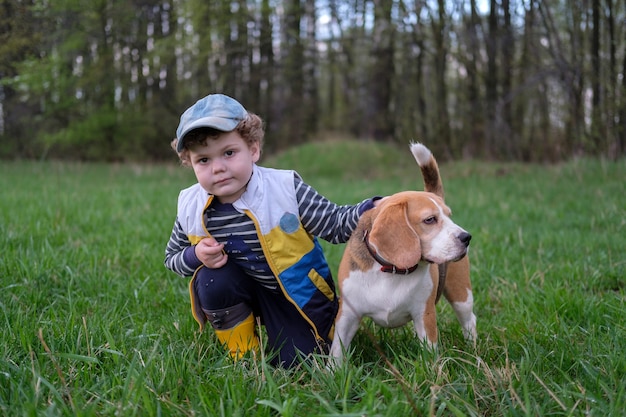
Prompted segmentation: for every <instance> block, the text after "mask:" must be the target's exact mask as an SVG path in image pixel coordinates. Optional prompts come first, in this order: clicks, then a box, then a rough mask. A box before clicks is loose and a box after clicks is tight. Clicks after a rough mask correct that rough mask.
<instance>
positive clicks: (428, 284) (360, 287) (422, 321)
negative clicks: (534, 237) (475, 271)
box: [330, 143, 476, 364]
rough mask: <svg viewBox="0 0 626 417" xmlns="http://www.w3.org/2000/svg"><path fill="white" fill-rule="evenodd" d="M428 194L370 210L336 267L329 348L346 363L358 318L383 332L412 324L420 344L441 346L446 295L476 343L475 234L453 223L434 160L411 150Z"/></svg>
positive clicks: (406, 194) (415, 146)
mask: <svg viewBox="0 0 626 417" xmlns="http://www.w3.org/2000/svg"><path fill="white" fill-rule="evenodd" d="M410 149H411V153H412V154H413V156H414V157H415V160H416V161H417V163H418V165H419V166H420V169H421V171H422V176H423V179H424V188H425V191H403V192H400V193H397V194H393V195H391V196H389V197H386V198H384V199H383V200H382V201H381V202H380V203H379V204H378V207H376V208H374V209H372V210H368V211H366V212H365V213H364V214H363V216H361V219H360V220H359V224H358V226H357V228H356V229H355V230H354V232H353V234H352V237H351V238H350V240H349V241H348V243H347V245H346V249H345V252H344V254H343V258H342V260H341V263H340V265H339V273H338V281H339V289H340V294H341V299H340V308H339V313H338V314H337V318H336V321H335V333H334V338H333V343H332V346H331V349H330V355H331V358H334V361H335V363H336V364H339V363H341V362H342V359H343V355H344V352H345V351H346V350H347V349H348V347H349V345H350V342H351V341H352V338H353V337H354V335H355V334H356V332H357V330H358V328H359V324H360V322H361V319H362V318H363V317H370V318H371V319H372V320H373V321H374V322H375V323H376V324H378V325H380V326H383V327H389V328H393V327H399V326H403V325H405V324H406V323H408V322H409V321H411V320H413V326H414V329H415V333H416V335H417V337H418V338H419V339H421V340H422V341H424V342H426V343H427V344H428V345H430V346H432V347H434V346H436V343H437V321H436V312H435V304H436V303H437V301H438V299H439V297H440V295H441V294H443V295H444V296H445V298H446V299H447V300H448V302H449V303H450V304H451V305H452V308H453V309H454V311H455V313H456V316H457V318H458V320H459V322H460V324H461V327H462V329H463V335H464V337H465V338H466V339H467V340H469V341H475V340H476V316H475V315H474V313H473V297H472V288H471V283H470V263H469V259H468V257H467V256H466V255H467V252H468V248H469V243H470V239H471V235H470V234H469V233H468V232H467V231H465V230H464V229H463V228H461V227H460V226H458V225H457V224H456V223H454V222H453V221H452V219H451V218H450V213H451V212H450V209H449V208H448V207H447V206H446V204H445V203H444V200H443V194H444V193H443V184H442V181H441V178H440V176H439V168H438V166H437V161H436V160H435V158H434V156H433V155H432V153H431V152H430V150H429V149H428V148H427V147H426V146H424V145H422V144H419V143H412V144H411V145H410Z"/></svg>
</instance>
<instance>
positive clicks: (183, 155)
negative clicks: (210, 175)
mask: <svg viewBox="0 0 626 417" xmlns="http://www.w3.org/2000/svg"><path fill="white" fill-rule="evenodd" d="M234 131H236V132H237V133H239V136H241V137H242V138H243V140H244V141H245V142H246V143H247V144H248V146H250V145H252V144H254V143H257V144H258V145H259V150H261V151H262V150H263V139H264V137H265V130H264V126H263V119H261V118H260V117H259V116H257V115H256V114H254V113H250V112H248V117H246V118H245V119H244V120H242V121H241V122H239V124H238V125H237V127H235V129H234ZM223 133H224V132H222V131H221V130H217V129H213V128H210V127H200V128H197V129H194V130H192V131H191V132H189V133H187V134H186V135H185V136H184V138H185V142H184V144H183V150H182V151H181V152H176V145H177V144H178V140H179V139H178V138H174V139H173V140H172V142H171V146H172V149H174V152H176V153H177V154H178V158H180V162H181V163H182V164H183V165H185V166H191V160H190V158H189V148H190V147H191V146H192V145H195V144H201V145H205V144H206V141H207V140H211V139H217V138H218V137H219V136H220V135H221V134H223Z"/></svg>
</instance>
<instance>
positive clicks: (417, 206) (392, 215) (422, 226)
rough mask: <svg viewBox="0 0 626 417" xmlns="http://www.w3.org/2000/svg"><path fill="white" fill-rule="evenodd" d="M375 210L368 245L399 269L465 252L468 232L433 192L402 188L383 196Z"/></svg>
mask: <svg viewBox="0 0 626 417" xmlns="http://www.w3.org/2000/svg"><path fill="white" fill-rule="evenodd" d="M375 210H376V213H375V218H374V219H373V222H372V229H371V232H370V234H369V244H370V245H371V247H372V248H373V249H374V250H375V251H376V253H377V254H378V255H379V256H380V257H382V258H383V259H384V260H386V261H388V262H389V263H390V264H393V265H395V266H397V267H398V268H410V267H411V266H413V265H416V264H417V263H418V262H420V261H422V260H423V261H427V262H430V263H436V264H442V263H445V262H452V261H457V260H459V259H461V258H463V257H464V256H465V255H466V254H467V250H468V246H469V242H470V239H471V235H470V234H469V233H468V232H466V231H465V230H464V229H463V228H461V227H460V226H458V225H457V224H456V223H454V222H453V221H452V219H450V213H451V212H450V208H448V206H446V204H445V203H444V201H443V199H442V198H441V197H439V196H437V195H436V194H433V193H429V192H423V191H404V192H401V193H397V194H394V195H392V196H389V197H387V198H385V199H384V200H383V201H382V202H381V203H380V204H379V205H378V207H377V208H376V209H375ZM373 214H374V213H373Z"/></svg>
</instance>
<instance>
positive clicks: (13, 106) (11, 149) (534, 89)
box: [0, 0, 626, 161]
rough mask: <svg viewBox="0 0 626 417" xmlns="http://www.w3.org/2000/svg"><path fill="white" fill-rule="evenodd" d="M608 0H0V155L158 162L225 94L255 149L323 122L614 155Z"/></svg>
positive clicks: (625, 62)
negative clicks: (196, 112)
mask: <svg viewBox="0 0 626 417" xmlns="http://www.w3.org/2000/svg"><path fill="white" fill-rule="evenodd" d="M625 16H626V2H624V1H619V0H577V1H563V0H555V1H550V2H547V1H541V0H498V1H496V0H484V1H479V0H469V1H464V0H447V1H444V0H410V1H409V0H345V1H338V0H282V1H280V0H211V1H206V0H133V1H128V0H55V1H48V0H0V110H1V111H0V158H5V159H16V158H17V159H72V160H98V161H129V160H132V161H158V160H167V159H168V158H175V155H174V154H173V152H172V151H171V149H169V141H170V140H171V139H172V138H173V137H174V135H175V133H174V132H175V129H176V126H177V125H178V118H179V117H180V114H181V113H182V112H183V111H184V110H185V109H186V108H187V107H188V106H190V105H191V104H193V103H194V102H195V101H196V100H197V99H199V98H201V97H203V96H204V95H206V94H209V93H214V92H221V93H225V94H229V95H231V96H233V97H235V98H237V99H238V100H239V101H241V102H242V103H243V104H244V106H245V107H246V108H247V109H249V110H250V111H253V112H255V113H257V114H259V115H260V116H261V117H262V118H263V119H264V120H265V122H266V127H267V132H268V133H267V145H266V148H265V152H266V153H268V152H270V153H271V152H276V151H279V150H282V149H285V148H287V147H289V146H292V145H297V144H302V143H304V142H307V141H311V140H319V139H320V138H326V137H333V136H337V135H339V136H348V137H354V138H358V139H361V140H375V141H382V142H391V143H402V144H406V143H407V142H408V141H409V140H418V141H422V142H425V143H427V144H428V145H429V147H430V148H431V149H432V150H433V151H434V152H435V154H436V155H437V156H438V158H439V159H442V160H445V159H458V158H481V159H490V160H521V161H559V160H564V159H568V158H571V157H574V156H578V155H592V156H604V157H610V158H618V157H621V156H624V154H625V152H626V76H625V75H626V33H625V32H626V17H625Z"/></svg>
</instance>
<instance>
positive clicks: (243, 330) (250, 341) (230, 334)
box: [215, 313, 259, 360]
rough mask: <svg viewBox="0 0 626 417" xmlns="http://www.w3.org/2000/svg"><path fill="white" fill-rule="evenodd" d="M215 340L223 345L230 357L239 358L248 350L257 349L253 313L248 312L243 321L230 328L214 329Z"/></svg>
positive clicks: (257, 343)
mask: <svg viewBox="0 0 626 417" xmlns="http://www.w3.org/2000/svg"><path fill="white" fill-rule="evenodd" d="M215 334H216V335H217V340H219V341H220V343H221V344H222V345H224V346H225V347H226V348H227V349H228V352H229V353H230V357H231V358H233V359H234V360H238V359H240V358H241V357H242V356H243V355H245V354H246V353H247V352H248V351H250V350H253V349H254V350H258V348H259V339H258V337H257V335H256V332H255V323H254V315H253V314H252V313H250V315H249V316H248V317H246V318H245V319H244V320H243V321H241V322H239V323H237V324H236V325H235V326H234V327H231V328H230V329H215Z"/></svg>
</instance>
